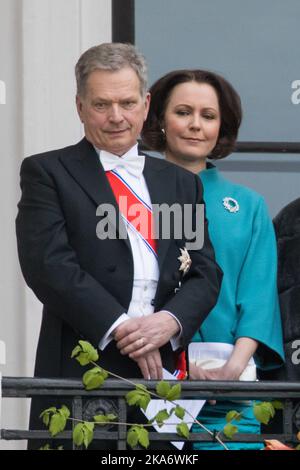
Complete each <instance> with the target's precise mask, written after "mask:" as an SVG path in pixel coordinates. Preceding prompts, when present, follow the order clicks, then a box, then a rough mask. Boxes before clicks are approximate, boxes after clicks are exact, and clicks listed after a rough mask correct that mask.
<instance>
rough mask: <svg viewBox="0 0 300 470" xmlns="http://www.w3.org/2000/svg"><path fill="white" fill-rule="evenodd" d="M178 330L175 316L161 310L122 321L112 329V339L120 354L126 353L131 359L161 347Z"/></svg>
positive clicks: (138, 357)
mask: <svg viewBox="0 0 300 470" xmlns="http://www.w3.org/2000/svg"><path fill="white" fill-rule="evenodd" d="M179 330H180V327H179V324H178V323H177V321H176V320H175V318H173V317H172V316H171V315H170V314H169V313H167V312H164V311H163V310H162V311H161V312H157V313H153V314H152V315H149V316H146V317H138V318H132V319H130V320H127V321H126V322H124V323H122V324H121V325H120V326H118V327H117V328H116V330H115V331H114V339H115V341H116V342H117V347H118V348H119V349H120V352H121V354H128V355H129V357H130V358H131V359H134V360H137V359H140V358H142V357H143V356H145V355H146V354H148V353H149V352H151V351H154V350H155V349H159V348H160V347H162V346H163V345H164V344H166V343H167V342H168V341H170V339H171V338H172V337H173V336H174V335H176V333H179Z"/></svg>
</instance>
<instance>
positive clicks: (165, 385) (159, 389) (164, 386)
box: [156, 380, 171, 398]
mask: <svg viewBox="0 0 300 470" xmlns="http://www.w3.org/2000/svg"><path fill="white" fill-rule="evenodd" d="M170 390H171V387H170V384H169V382H166V381H164V380H162V381H161V382H158V384H157V385H156V393H157V395H159V396H160V397H161V398H166V397H167V395H168V393H169V391H170Z"/></svg>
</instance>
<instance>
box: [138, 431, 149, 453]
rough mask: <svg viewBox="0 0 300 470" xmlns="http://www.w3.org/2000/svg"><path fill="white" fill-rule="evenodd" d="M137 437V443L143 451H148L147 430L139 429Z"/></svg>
mask: <svg viewBox="0 0 300 470" xmlns="http://www.w3.org/2000/svg"><path fill="white" fill-rule="evenodd" d="M138 436H139V443H140V444H141V446H142V447H144V448H145V449H148V447H149V433H148V431H147V429H145V428H140V429H139V432H138Z"/></svg>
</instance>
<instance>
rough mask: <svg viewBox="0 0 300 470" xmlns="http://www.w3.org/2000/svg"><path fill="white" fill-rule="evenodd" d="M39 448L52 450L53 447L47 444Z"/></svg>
mask: <svg viewBox="0 0 300 470" xmlns="http://www.w3.org/2000/svg"><path fill="white" fill-rule="evenodd" d="M39 450H52V449H51V448H50V444H46V445H44V446H43V447H40V448H39Z"/></svg>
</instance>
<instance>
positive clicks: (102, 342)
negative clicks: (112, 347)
mask: <svg viewBox="0 0 300 470" xmlns="http://www.w3.org/2000/svg"><path fill="white" fill-rule="evenodd" d="M129 318H130V317H129V316H128V315H127V313H123V314H122V315H121V316H120V317H119V318H118V320H116V321H115V322H114V323H113V324H112V325H111V327H110V329H109V330H108V331H107V332H106V333H105V335H104V336H103V337H102V338H101V340H100V341H99V344H98V348H99V349H101V351H103V350H104V349H105V348H106V346H107V345H108V344H109V343H110V342H111V341H112V340H113V336H112V333H113V331H114V330H115V329H116V328H117V327H118V326H119V325H121V323H124V321H127V320H129Z"/></svg>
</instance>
